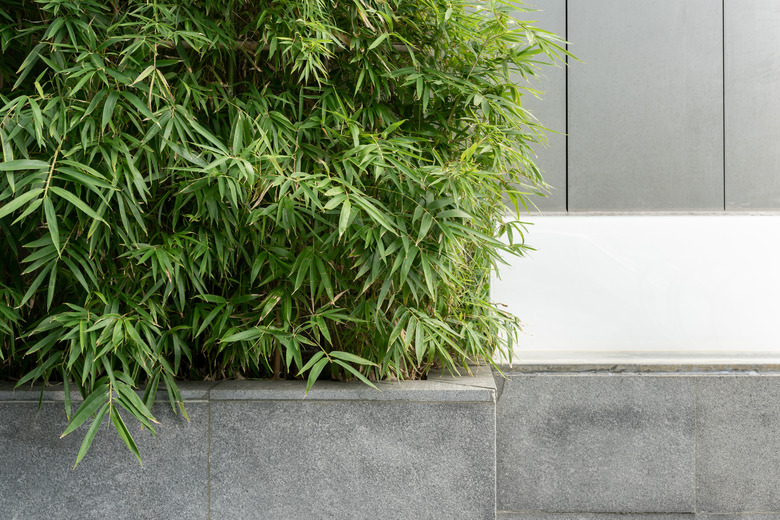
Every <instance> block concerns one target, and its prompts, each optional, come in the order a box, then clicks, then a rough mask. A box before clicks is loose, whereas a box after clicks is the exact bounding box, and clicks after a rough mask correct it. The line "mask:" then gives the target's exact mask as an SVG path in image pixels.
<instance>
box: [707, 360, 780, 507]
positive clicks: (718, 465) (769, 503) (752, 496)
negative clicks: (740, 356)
mask: <svg viewBox="0 0 780 520" xmlns="http://www.w3.org/2000/svg"><path fill="white" fill-rule="evenodd" d="M698 384H699V387H698V398H697V408H698V410H697V411H698V418H697V419H698V459H697V465H696V486H697V488H698V490H697V497H698V500H697V506H698V507H697V509H698V510H699V511H701V512H714V513H728V512H742V511H745V512H775V513H777V512H780V376H777V375H771V376H770V375H768V376H720V377H719V376H711V377H708V378H700V379H699V381H698ZM729 518H731V517H729ZM740 518H744V517H740ZM762 518H764V517H762ZM771 518H780V515H778V514H775V515H774V516H772V517H771ZM766 520H769V518H767V519H766Z"/></svg>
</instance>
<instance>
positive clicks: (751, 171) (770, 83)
mask: <svg viewBox="0 0 780 520" xmlns="http://www.w3.org/2000/svg"><path fill="white" fill-rule="evenodd" d="M725 9H726V10H725V15H726V31H725V78H726V82H725V87H726V88H725V105H726V106H725V108H726V207H727V208H728V209H778V208H780V97H778V95H777V93H778V91H779V90H780V45H779V44H778V39H777V35H778V31H780V29H779V28H780V2H777V0H726V2H725Z"/></svg>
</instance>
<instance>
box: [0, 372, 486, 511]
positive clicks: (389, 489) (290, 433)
mask: <svg viewBox="0 0 780 520" xmlns="http://www.w3.org/2000/svg"><path fill="white" fill-rule="evenodd" d="M473 371H474V373H475V375H474V376H464V377H461V378H453V377H450V376H449V375H441V374H432V375H431V377H430V378H429V380H428V381H409V382H404V383H382V384H379V385H378V386H379V387H380V390H374V389H371V388H369V387H367V386H366V385H363V384H362V383H359V382H352V383H326V384H317V385H315V387H314V388H313V389H312V391H311V392H310V393H309V394H308V395H305V393H304V390H305V382H303V381H297V382H250V381H244V382H224V383H185V384H182V385H181V390H182V395H183V396H184V399H185V402H186V406H187V410H188V412H189V415H190V418H191V422H190V423H188V422H187V421H185V420H183V419H182V418H181V417H180V416H176V415H174V414H173V413H172V412H171V410H170V407H169V406H168V405H167V399H165V392H164V391H163V392H161V395H160V396H158V404H157V405H155V409H154V412H155V414H156V415H157V418H158V419H159V420H160V422H161V423H162V424H161V425H160V426H159V427H157V431H158V435H157V438H156V439H155V438H153V437H152V436H151V435H150V434H149V432H142V431H140V428H139V427H138V426H137V425H136V424H135V423H134V422H133V421H132V420H131V419H130V418H129V416H128V415H127V414H125V419H126V422H127V423H128V427H129V428H130V429H131V432H132V433H133V435H134V437H135V440H136V442H137V443H138V446H139V449H140V451H141V455H142V457H143V461H144V465H143V467H141V466H140V465H139V464H138V462H137V460H136V459H135V457H134V456H133V455H132V454H131V453H130V452H129V451H128V450H127V449H126V448H125V447H124V445H123V443H122V442H121V440H120V439H119V438H118V436H117V435H116V433H115V432H114V431H101V432H100V433H99V434H98V436H97V438H96V440H95V442H94V443H93V445H92V448H91V450H90V452H89V453H88V454H87V456H86V458H85V459H84V460H83V461H82V462H81V463H80V464H79V466H78V468H76V469H75V470H74V469H73V463H74V462H75V459H76V455H77V453H78V449H79V445H80V443H81V440H82V438H83V435H84V433H85V432H86V429H87V425H84V426H82V428H81V429H80V430H79V431H77V432H75V433H74V434H73V435H69V436H68V437H66V438H64V439H61V440H60V439H59V435H60V434H61V433H62V431H63V430H64V429H65V427H66V424H67V422H66V418H65V411H64V408H63V403H62V399H63V397H64V395H63V391H62V388H61V387H49V388H46V389H45V391H44V392H43V394H41V392H40V389H20V390H18V391H14V390H13V389H12V387H11V386H10V385H7V384H0V520H7V519H9V520H41V519H45V520H48V519H53V520H91V519H101V520H103V519H111V520H115V519H119V520H124V519H128V520H130V519H132V520H146V519H149V520H152V519H154V520H158V519H159V520H178V519H182V520H191V519H213V520H217V519H219V520H229V519H236V520H245V519H254V518H272V519H274V520H280V519H281V520H294V519H296V518H301V519H304V518H305V519H320V518H322V519H327V518H332V519H345V518H346V519H349V518H355V519H367V518H378V519H393V518H399V519H401V518H403V519H411V518H415V519H416V518H425V519H434V518H441V519H461V518H462V519H469V520H477V519H494V518H495V393H496V390H495V383H494V380H493V376H492V374H491V372H490V370H489V369H488V368H481V369H476V368H475V369H473ZM323 383H325V382H323ZM41 396H42V397H43V403H42V408H41V410H40V413H38V399H39V398H40V397H41ZM72 399H74V400H76V401H78V398H77V396H75V395H73V394H72ZM78 404H79V403H78V402H75V403H74V409H75V408H76V407H77V406H78ZM104 430H109V427H108V426H107V425H106V426H104Z"/></svg>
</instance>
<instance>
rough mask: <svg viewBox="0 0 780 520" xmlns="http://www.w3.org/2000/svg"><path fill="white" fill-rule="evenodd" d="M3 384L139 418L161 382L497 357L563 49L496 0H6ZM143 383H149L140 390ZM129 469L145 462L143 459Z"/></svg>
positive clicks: (149, 418)
mask: <svg viewBox="0 0 780 520" xmlns="http://www.w3.org/2000/svg"><path fill="white" fill-rule="evenodd" d="M3 4H4V8H3V9H2V10H0V45H1V46H2V53H3V54H2V59H1V60H0V145H1V148H2V150H1V152H0V153H2V162H0V235H1V236H2V239H0V240H1V241H0V243H2V244H3V246H2V248H3V250H2V253H1V254H0V375H4V377H6V378H10V379H15V380H18V383H19V384H24V383H28V382H31V381H36V380H43V381H48V380H51V379H61V380H63V381H64V382H65V383H70V382H75V384H76V385H77V386H78V388H79V390H80V391H81V393H82V395H83V396H84V397H85V399H84V402H83V404H82V405H81V406H80V407H79V408H78V410H76V412H75V413H73V414H72V416H71V415H70V405H69V404H68V405H67V408H68V410H67V413H68V415H69V419H70V424H69V426H68V428H67V430H66V431H65V432H64V434H63V435H67V434H69V433H71V432H73V431H74V430H76V429H77V428H78V427H79V426H81V425H83V424H85V423H87V422H88V421H89V420H90V419H92V422H91V426H90V427H89V430H88V431H87V433H86V437H85V440H84V444H83V446H82V450H81V451H80V453H79V455H78V460H81V458H82V457H83V456H84V453H85V452H86V450H87V449H88V447H89V445H90V443H91V442H92V439H93V438H94V435H95V433H96V432H97V429H98V425H99V424H100V422H101V421H103V420H104V418H105V417H106V416H108V417H109V419H110V420H111V422H112V423H113V424H114V426H115V428H116V429H117V431H118V432H119V434H120V436H121V437H122V439H123V440H124V441H125V442H126V444H127V445H128V447H129V448H130V449H131V450H132V451H133V452H134V453H135V454H136V455H138V450H137V448H136V446H135V443H134V441H133V439H132V436H131V435H130V433H129V431H128V428H127V427H126V426H125V423H124V421H123V419H122V417H121V416H120V414H119V411H120V410H123V411H125V412H127V415H129V416H132V417H134V418H135V419H136V420H138V421H139V422H140V423H141V424H142V425H143V426H145V427H146V428H148V429H149V430H151V431H152V432H153V431H154V430H153V423H154V422H155V419H154V417H153V415H152V414H151V412H150V409H151V406H152V403H153V400H154V396H155V395H156V392H157V388H158V385H159V384H160V383H162V384H163V386H164V387H165V388H166V389H167V392H168V395H169V399H170V402H171V405H172V406H174V408H176V407H178V408H180V409H181V411H182V412H184V408H183V404H182V398H181V395H180V394H179V391H178V389H177V386H176V379H177V378H179V379H180V378H194V379H218V378H234V377H269V376H277V377H285V376H289V377H307V378H308V382H309V386H311V384H312V383H313V382H314V381H315V380H316V379H317V378H318V377H322V376H323V375H327V376H328V377H330V378H335V379H349V378H357V379H360V380H362V381H364V382H366V383H368V384H372V383H371V381H377V380H382V379H387V378H401V379H410V378H419V377H422V376H424V375H425V374H426V373H427V371H428V370H429V369H430V368H431V367H432V366H434V365H442V366H444V367H446V368H449V369H452V370H455V369H456V368H457V367H458V366H466V364H467V363H468V362H473V361H484V360H488V361H489V360H490V359H491V355H492V354H493V353H494V352H495V351H496V350H501V351H506V350H507V349H508V348H510V347H511V341H512V340H513V338H515V337H516V334H517V332H518V321H517V319H516V318H515V317H513V316H511V315H509V314H507V313H506V312H504V311H502V310H500V309H499V308H497V307H496V306H495V305H493V304H492V303H491V302H490V300H489V297H488V280H489V275H490V272H491V270H492V269H494V268H495V267H496V265H497V263H498V262H499V261H500V255H501V254H502V253H504V252H508V253H514V254H520V253H522V251H523V248H524V245H523V233H522V231H523V228H522V225H521V224H520V223H519V222H517V221H508V222H505V221H504V218H503V217H504V213H505V198H506V197H508V199H509V200H510V201H511V202H512V203H513V205H514V207H515V210H516V214H515V216H516V218H519V216H520V209H521V208H522V207H524V206H525V205H526V202H527V201H526V195H527V194H528V193H531V192H536V191H538V190H539V189H543V188H544V183H543V181H542V179H541V176H540V174H539V171H538V169H537V168H536V166H535V165H534V163H533V160H532V158H533V154H532V152H531V150H530V148H529V147H530V145H532V144H533V143H535V142H537V141H539V140H540V139H543V135H542V133H541V132H540V127H539V126H538V124H537V123H536V121H535V120H534V119H533V117H532V116H531V115H530V114H529V113H528V112H526V111H525V110H524V109H523V107H522V105H521V96H522V95H523V94H524V93H527V92H526V90H524V89H523V88H522V87H520V86H518V85H516V84H515V82H513V79H517V78H518V77H530V76H533V75H534V74H536V71H537V66H538V64H539V63H540V62H549V61H555V60H556V59H560V58H561V57H562V56H563V55H564V54H565V51H564V49H563V48H562V41H561V40H560V39H559V38H558V37H556V36H554V35H552V34H550V33H547V32H545V31H541V30H539V29H536V28H534V27H533V26H532V25H530V24H527V23H523V22H517V21H515V20H513V19H512V18H511V16H510V13H511V12H512V10H513V9H517V7H516V6H512V5H511V4H509V3H505V2H503V1H501V0H492V1H477V0H468V1H461V0H454V1H450V0H414V1H412V0H351V1H342V0H272V1H261V2H250V1H245V0H232V1H218V0H176V1H173V0H170V1H166V0H144V1H141V0H114V1H112V2H100V1H90V0H79V1H76V0H38V1H36V2H33V1H27V0H5V1H4V2H3ZM139 387H145V388H146V393H145V395H144V397H143V398H140V397H138V395H137V394H136V393H135V389H136V388H139ZM139 458H140V457H139Z"/></svg>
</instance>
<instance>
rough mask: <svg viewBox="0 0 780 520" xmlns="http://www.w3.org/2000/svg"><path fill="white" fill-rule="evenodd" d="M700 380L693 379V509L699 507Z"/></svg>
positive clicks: (696, 510)
mask: <svg viewBox="0 0 780 520" xmlns="http://www.w3.org/2000/svg"><path fill="white" fill-rule="evenodd" d="M698 461H699V381H698V380H697V379H694V380H693V511H694V512H695V513H698V512H699V511H698V509H699V474H698V471H699V464H698Z"/></svg>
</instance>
